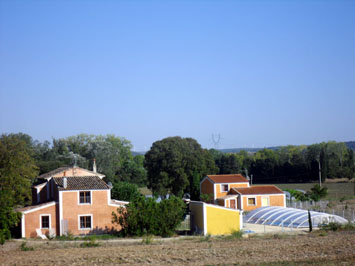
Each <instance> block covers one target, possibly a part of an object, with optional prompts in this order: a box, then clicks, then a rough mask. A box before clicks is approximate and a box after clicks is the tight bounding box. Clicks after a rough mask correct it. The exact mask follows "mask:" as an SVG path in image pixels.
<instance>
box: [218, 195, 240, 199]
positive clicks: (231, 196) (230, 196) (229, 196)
mask: <svg viewBox="0 0 355 266" xmlns="http://www.w3.org/2000/svg"><path fill="white" fill-rule="evenodd" d="M236 197H239V196H238V195H226V196H224V197H220V198H217V199H218V200H219V199H230V198H236Z"/></svg>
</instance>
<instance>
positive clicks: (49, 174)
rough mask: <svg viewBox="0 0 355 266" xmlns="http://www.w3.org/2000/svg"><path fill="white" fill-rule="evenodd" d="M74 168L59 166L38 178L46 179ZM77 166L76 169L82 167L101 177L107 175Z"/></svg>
mask: <svg viewBox="0 0 355 266" xmlns="http://www.w3.org/2000/svg"><path fill="white" fill-rule="evenodd" d="M72 168H74V166H63V167H59V168H57V169H54V170H52V171H50V172H48V173H45V174H42V175H40V176H38V177H37V178H38V179H44V178H49V177H53V176H54V175H56V174H59V173H61V172H64V171H67V170H69V169H72ZM75 168H76V169H82V170H84V171H86V172H89V173H93V174H95V175H98V176H100V177H105V175H104V174H100V173H95V172H93V171H90V170H88V169H84V168H81V167H75Z"/></svg>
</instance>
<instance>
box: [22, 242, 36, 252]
mask: <svg viewBox="0 0 355 266" xmlns="http://www.w3.org/2000/svg"><path fill="white" fill-rule="evenodd" d="M20 248H21V251H33V250H34V249H33V247H28V246H27V244H26V242H22V244H21V247H20Z"/></svg>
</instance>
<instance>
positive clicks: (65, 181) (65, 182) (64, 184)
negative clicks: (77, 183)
mask: <svg viewBox="0 0 355 266" xmlns="http://www.w3.org/2000/svg"><path fill="white" fill-rule="evenodd" d="M67 186H68V179H67V178H66V177H63V188H67Z"/></svg>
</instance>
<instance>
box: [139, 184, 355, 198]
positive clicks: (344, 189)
mask: <svg viewBox="0 0 355 266" xmlns="http://www.w3.org/2000/svg"><path fill="white" fill-rule="evenodd" d="M314 185H315V183H296V184H275V186H277V187H279V188H281V189H282V190H285V189H302V190H304V191H308V190H310V189H311V187H313V186H314ZM323 186H325V187H327V188H328V196H327V198H326V199H332V200H340V199H342V198H344V197H345V198H346V199H349V198H352V197H355V183H354V182H352V183H323ZM139 191H140V192H141V193H142V194H143V195H151V194H152V192H151V191H150V190H149V189H148V188H147V187H142V188H139Z"/></svg>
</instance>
